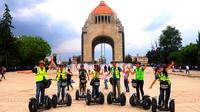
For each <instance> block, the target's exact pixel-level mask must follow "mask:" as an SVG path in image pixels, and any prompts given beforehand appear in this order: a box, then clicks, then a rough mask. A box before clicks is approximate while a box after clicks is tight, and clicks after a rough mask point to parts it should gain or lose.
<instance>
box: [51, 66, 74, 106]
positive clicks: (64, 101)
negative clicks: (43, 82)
mask: <svg viewBox="0 0 200 112" xmlns="http://www.w3.org/2000/svg"><path fill="white" fill-rule="evenodd" d="M66 74H67V72H66V69H65V68H64V65H63V64H61V65H59V68H58V70H57V75H56V80H57V86H58V92H57V95H56V94H54V95H53V96H52V107H53V108H55V107H56V106H57V105H66V106H70V105H71V103H72V98H71V95H70V94H69V93H66V94H65V88H66V86H67V84H68V83H67V77H66ZM60 93H61V99H60Z"/></svg>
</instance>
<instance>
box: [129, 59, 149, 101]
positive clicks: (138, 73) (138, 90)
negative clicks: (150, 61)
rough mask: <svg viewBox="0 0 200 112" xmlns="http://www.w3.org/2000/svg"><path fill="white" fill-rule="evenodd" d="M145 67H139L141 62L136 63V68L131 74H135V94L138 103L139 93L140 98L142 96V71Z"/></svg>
mask: <svg viewBox="0 0 200 112" xmlns="http://www.w3.org/2000/svg"><path fill="white" fill-rule="evenodd" d="M146 67H147V66H144V67H143V66H141V62H136V68H135V69H134V71H133V72H132V74H135V80H136V84H137V86H136V93H137V98H138V101H140V93H141V96H142V97H143V96H144V90H143V86H144V70H145V69H146Z"/></svg>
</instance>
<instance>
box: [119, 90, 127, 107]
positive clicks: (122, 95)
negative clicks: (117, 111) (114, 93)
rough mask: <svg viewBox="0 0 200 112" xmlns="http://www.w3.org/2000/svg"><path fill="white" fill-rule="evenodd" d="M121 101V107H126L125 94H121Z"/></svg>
mask: <svg viewBox="0 0 200 112" xmlns="http://www.w3.org/2000/svg"><path fill="white" fill-rule="evenodd" d="M119 101H120V105H121V106H124V105H126V96H125V94H124V93H122V94H120V97H119Z"/></svg>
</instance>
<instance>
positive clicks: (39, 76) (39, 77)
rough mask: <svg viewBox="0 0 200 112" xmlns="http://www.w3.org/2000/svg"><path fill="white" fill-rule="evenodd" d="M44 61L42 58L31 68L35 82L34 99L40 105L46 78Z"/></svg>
mask: <svg viewBox="0 0 200 112" xmlns="http://www.w3.org/2000/svg"><path fill="white" fill-rule="evenodd" d="M44 66H45V62H44V61H43V60H40V61H39V66H38V67H36V68H35V69H33V70H32V72H33V73H35V74H36V75H35V82H36V99H37V101H38V102H39V104H40V105H42V104H43V103H44V102H43V97H44V95H45V84H44V83H45V81H46V80H47V78H48V74H47V71H46V68H45V67H44Z"/></svg>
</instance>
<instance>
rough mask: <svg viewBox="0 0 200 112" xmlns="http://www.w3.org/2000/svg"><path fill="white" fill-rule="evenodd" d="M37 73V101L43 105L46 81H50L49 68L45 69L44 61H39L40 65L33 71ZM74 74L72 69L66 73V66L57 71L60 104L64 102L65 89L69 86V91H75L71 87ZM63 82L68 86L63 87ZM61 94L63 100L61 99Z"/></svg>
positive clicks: (59, 67)
mask: <svg viewBox="0 0 200 112" xmlns="http://www.w3.org/2000/svg"><path fill="white" fill-rule="evenodd" d="M32 72H33V73H35V82H36V99H37V100H38V101H39V102H40V104H41V105H42V101H43V97H44V95H45V81H46V80H48V73H47V68H46V67H45V62H44V61H43V60H41V61H39V65H38V66H37V67H36V68H34V69H33V70H32ZM72 75H73V73H72V72H71V70H70V69H68V70H67V71H66V69H65V66H64V65H63V64H60V65H59V66H58V69H57V73H56V77H55V80H56V81H57V88H58V91H57V97H58V101H59V102H63V101H64V96H65V88H66V86H67V90H69V87H71V88H72V89H73V86H72V85H71V77H72ZM62 82H65V83H66V86H63V85H61V84H62ZM60 94H61V99H60Z"/></svg>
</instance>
